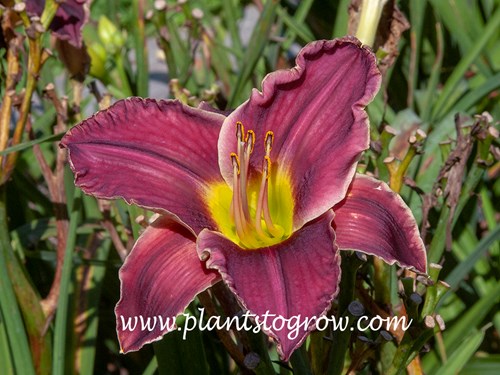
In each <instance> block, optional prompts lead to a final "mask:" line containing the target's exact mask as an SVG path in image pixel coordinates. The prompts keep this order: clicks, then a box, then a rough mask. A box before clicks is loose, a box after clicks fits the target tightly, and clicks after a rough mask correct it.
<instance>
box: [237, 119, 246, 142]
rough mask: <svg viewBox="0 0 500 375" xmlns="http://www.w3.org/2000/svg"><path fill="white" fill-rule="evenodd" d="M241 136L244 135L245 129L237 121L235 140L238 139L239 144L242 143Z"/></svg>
mask: <svg viewBox="0 0 500 375" xmlns="http://www.w3.org/2000/svg"><path fill="white" fill-rule="evenodd" d="M243 134H245V127H244V126H243V124H242V122H241V121H238V122H237V123H236V139H238V141H239V142H243Z"/></svg>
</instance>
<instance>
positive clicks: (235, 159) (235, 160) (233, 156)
mask: <svg viewBox="0 0 500 375" xmlns="http://www.w3.org/2000/svg"><path fill="white" fill-rule="evenodd" d="M231 163H233V168H235V169H236V170H237V171H238V175H239V174H240V159H238V155H236V154H235V153H234V152H231Z"/></svg>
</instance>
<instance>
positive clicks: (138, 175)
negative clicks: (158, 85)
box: [61, 98, 224, 233]
mask: <svg viewBox="0 0 500 375" xmlns="http://www.w3.org/2000/svg"><path fill="white" fill-rule="evenodd" d="M223 119H224V117H223V116H221V115H219V114H216V113H211V112H206V111H203V110H201V109H196V108H190V107H187V106H184V105H182V104H181V103H180V102H178V101H171V100H170V101H164V100H160V101H156V100H152V99H140V98H129V99H126V100H122V101H119V102H117V103H116V104H114V105H113V106H111V107H110V108H109V109H107V110H105V111H102V112H99V113H97V114H96V115H94V116H93V117H91V118H89V119H87V120H85V121H83V122H82V123H81V124H80V125H78V126H76V127H74V128H73V129H71V130H70V131H69V132H68V133H67V134H66V135H65V136H64V138H63V139H62V141H61V145H62V146H63V147H67V148H68V150H69V158H70V164H71V168H72V169H73V172H74V173H75V184H76V185H78V186H80V187H81V188H82V189H83V191H85V192H86V193H87V194H92V195H95V196H97V197H99V198H106V199H113V198H118V197H123V198H125V199H126V200H127V202H129V203H135V204H138V205H141V206H144V207H147V208H152V209H162V210H163V211H168V212H171V213H173V214H174V215H177V216H178V217H179V218H180V220H182V221H183V222H184V223H185V224H187V225H188V226H189V227H190V228H191V229H193V231H194V232H195V233H198V232H199V231H200V230H201V229H203V228H214V224H213V223H212V220H211V219H210V214H209V212H208V208H207V207H206V205H205V203H204V200H203V197H204V194H206V189H207V186H208V184H210V183H211V182H213V181H222V177H221V176H220V172H219V168H218V163H217V150H216V145H217V137H218V133H219V129H220V124H221V123H222V121H223Z"/></svg>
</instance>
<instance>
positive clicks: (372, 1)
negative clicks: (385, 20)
mask: <svg viewBox="0 0 500 375" xmlns="http://www.w3.org/2000/svg"><path fill="white" fill-rule="evenodd" d="M386 3H387V0H363V4H362V6H361V16H360V19H359V25H358V30H357V31H356V37H357V38H358V39H359V40H360V41H361V43H363V44H365V45H367V46H370V47H372V48H373V45H374V43H375V36H376V35H377V28H378V24H379V22H380V17H381V16H382V10H383V9H384V6H385V4H386Z"/></svg>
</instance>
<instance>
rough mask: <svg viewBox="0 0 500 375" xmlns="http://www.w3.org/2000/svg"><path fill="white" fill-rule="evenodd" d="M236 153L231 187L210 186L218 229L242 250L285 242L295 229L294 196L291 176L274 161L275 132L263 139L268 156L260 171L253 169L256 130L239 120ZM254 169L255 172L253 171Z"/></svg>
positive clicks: (218, 184)
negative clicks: (251, 167) (272, 153)
mask: <svg viewBox="0 0 500 375" xmlns="http://www.w3.org/2000/svg"><path fill="white" fill-rule="evenodd" d="M236 139H237V150H236V152H233V153H231V154H230V155H228V156H229V157H230V158H231V162H232V165H233V178H232V186H228V185H227V184H226V183H224V182H222V183H217V184H213V185H211V186H210V188H209V191H208V194H207V197H206V199H207V203H208V207H209V209H210V212H211V214H212V217H213V219H214V220H215V222H216V224H217V226H218V229H219V231H220V232H221V233H222V234H224V235H225V236H226V237H227V238H229V239H230V240H231V241H233V242H234V243H236V244H238V245H239V246H240V247H241V248H243V249H258V248H262V247H268V246H271V245H275V244H277V243H280V242H282V241H283V240H285V239H287V238H288V237H290V235H291V234H292V230H293V197H292V189H291V184H290V178H289V175H288V173H287V172H286V171H284V168H282V166H281V168H274V167H276V166H277V163H276V162H273V161H272V160H271V156H270V154H271V149H272V147H273V141H274V133H273V132H271V131H268V132H267V133H266V135H265V137H264V139H263V141H264V150H265V156H264V159H263V160H262V170H261V171H250V158H251V156H252V152H253V150H254V145H255V141H256V139H255V133H254V132H253V131H252V130H248V131H247V132H246V133H245V129H244V127H243V124H242V123H241V122H237V123H236ZM251 172H252V173H251Z"/></svg>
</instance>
